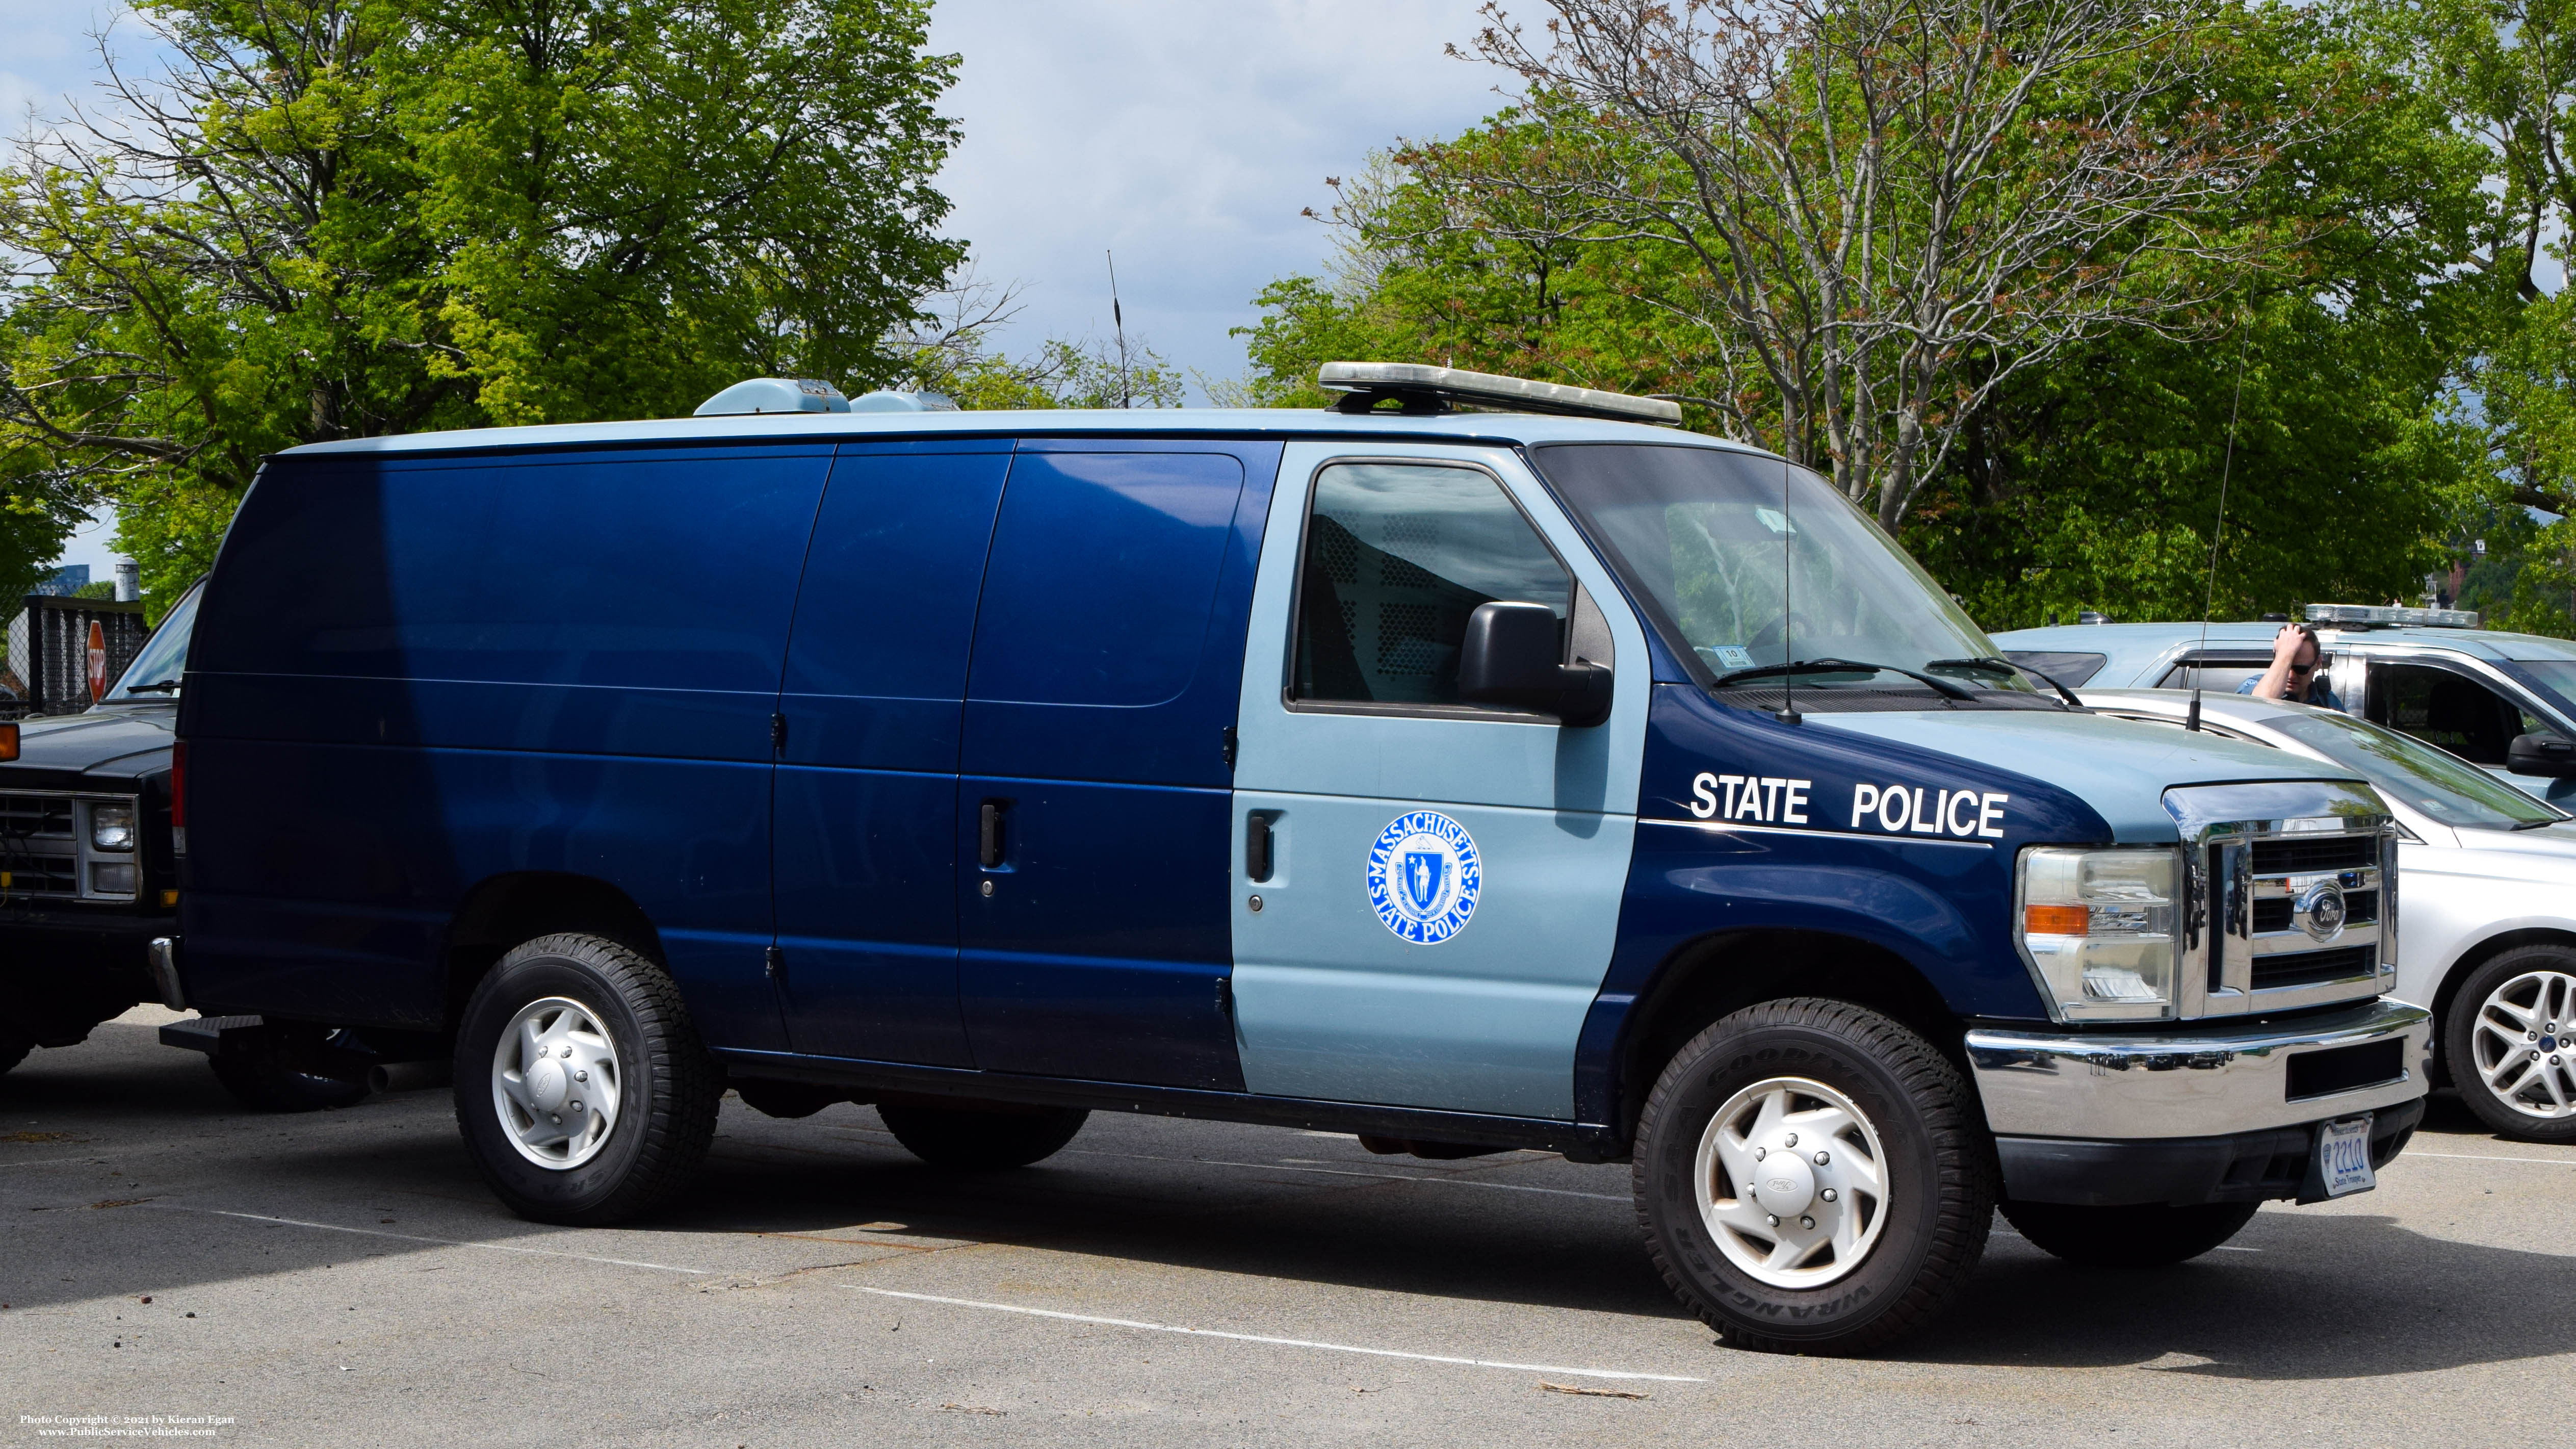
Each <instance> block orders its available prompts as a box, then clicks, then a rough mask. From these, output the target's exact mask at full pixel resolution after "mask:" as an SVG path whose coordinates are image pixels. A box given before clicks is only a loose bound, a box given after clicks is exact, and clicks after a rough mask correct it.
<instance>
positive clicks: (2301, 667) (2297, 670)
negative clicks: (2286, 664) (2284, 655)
mask: <svg viewBox="0 0 2576 1449" xmlns="http://www.w3.org/2000/svg"><path fill="white" fill-rule="evenodd" d="M2316 670H2317V667H2316V666H2315V665H2313V664H2293V665H2291V666H2290V672H2291V673H2292V674H2314V673H2316Z"/></svg>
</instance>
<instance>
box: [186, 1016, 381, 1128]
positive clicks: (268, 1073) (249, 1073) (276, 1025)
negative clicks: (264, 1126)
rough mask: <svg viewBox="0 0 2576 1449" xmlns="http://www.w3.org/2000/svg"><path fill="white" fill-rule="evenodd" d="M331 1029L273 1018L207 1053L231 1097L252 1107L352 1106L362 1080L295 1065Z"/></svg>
mask: <svg viewBox="0 0 2576 1449" xmlns="http://www.w3.org/2000/svg"><path fill="white" fill-rule="evenodd" d="M331 1035H332V1033H331V1032H330V1031H328V1030H327V1029H325V1028H323V1027H319V1026H308V1025H306V1024H304V1023H301V1022H284V1021H281V1022H272V1023H270V1024H269V1025H268V1026H267V1027H265V1028H264V1029H262V1030H261V1031H259V1032H256V1033H254V1034H253V1035H252V1036H251V1037H250V1038H249V1040H247V1041H240V1042H236V1043H235V1044H234V1045H233V1046H232V1047H230V1048H229V1049H227V1050H225V1051H223V1052H221V1053H218V1054H217V1055H215V1056H211V1057H208V1058H207V1059H206V1065H207V1066H208V1067H211V1068H212V1069H213V1070H214V1073H215V1080H216V1081H218V1082H221V1083H223V1086H224V1090H225V1091H227V1092H230V1093H232V1096H233V1100H234V1101H236V1102H239V1103H241V1104H242V1105H243V1106H245V1107H248V1108H250V1109H251V1110H252V1111H254V1112H320V1111H324V1110H326V1109H329V1108H334V1107H354V1106H356V1105H358V1104H359V1103H360V1102H363V1101H365V1100H366V1099H367V1086H366V1083H364V1082H351V1081H343V1080H342V1079H340V1078H338V1077H325V1076H320V1075H317V1074H315V1073H313V1072H308V1071H304V1070H302V1069H301V1068H299V1067H297V1066H296V1065H295V1063H296V1062H297V1061H298V1060H302V1059H305V1057H304V1054H305V1053H306V1052H307V1051H309V1050H310V1049H311V1048H314V1047H318V1046H320V1045H322V1044H323V1043H325V1042H326V1041H328V1040H329V1039H330V1037H331Z"/></svg>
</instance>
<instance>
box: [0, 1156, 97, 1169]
mask: <svg viewBox="0 0 2576 1449" xmlns="http://www.w3.org/2000/svg"><path fill="white" fill-rule="evenodd" d="M106 1161H107V1159H106V1158H104V1157H44V1158H39V1159H37V1160H36V1161H34V1162H0V1167H60V1166H62V1165H63V1164H64V1163H66V1162H97V1163H104V1162H106Z"/></svg>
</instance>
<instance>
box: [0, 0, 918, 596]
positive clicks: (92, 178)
mask: <svg viewBox="0 0 2576 1449" xmlns="http://www.w3.org/2000/svg"><path fill="white" fill-rule="evenodd" d="M144 14H145V16H146V18H147V20H149V21H150V22H151V24H152V25H153V27H154V30H155V32H156V34H157V36H158V38H159V39H160V40H161V41H162V42H163V43H164V44H165V45H166V46H167V47H168V48H169V49H170V50H171V51H172V52H173V53H174V54H175V56H176V60H175V62H174V64H173V66H172V67H171V69H170V71H169V73H168V74H167V75H165V76H163V77H161V78H160V79H159V80H158V81H157V82H155V83H152V84H142V83H134V82H129V81H128V80H126V79H125V78H124V77H122V76H121V75H120V76H118V77H116V78H115V80H114V81H113V84H112V90H111V98H112V101H113V104H112V106H111V108H110V111H111V113H110V114H109V115H107V116H105V117H103V118H101V119H100V120H99V121H97V122H96V123H84V124H73V125H66V126H59V127H56V128H54V129H52V130H50V131H47V132H44V133H42V134H40V135H37V136H34V137H31V138H30V140H29V142H28V144H27V146H26V148H25V151H26V154H27V156H28V158H29V159H28V160H27V161H26V162H25V163H24V164H22V165H21V166H20V167H18V168H17V169H15V170H13V171H9V172H6V173H0V252H6V253H7V254H9V255H11V256H12V257H13V258H14V260H15V267H14V270H12V271H11V272H9V273H8V274H7V276H6V279H5V283H0V286H4V287H5V290H0V308H5V324H6V325H5V328H0V367H5V373H0V378H5V381H0V486H5V487H6V488H8V489H10V490H11V491H12V492H13V494H14V495H16V496H19V497H22V498H27V499H34V498H37V497H39V496H41V497H43V498H46V499H49V500H53V501H54V503H55V504H56V505H60V504H61V503H63V502H64V501H66V500H68V501H69V503H71V504H73V505H75V506H76V505H79V504H85V503H87V502H89V501H91V500H92V499H94V498H97V497H106V498H108V499H111V500H113V501H114V502H115V503H116V504H117V505H118V508H119V514H120V520H121V527H120V532H119V542H120V544H121V546H123V547H124V548H125V549H126V550H127V551H128V552H131V553H133V554H134V555H135V556H136V557H137V558H138V559H140V560H141V561H142V564H143V571H144V579H145V583H146V587H147V588H149V589H151V590H154V591H156V592H158V591H163V590H166V589H168V588H170V587H171V586H172V585H174V584H178V583H182V582H184V581H185V579H186V578H188V577H190V576H193V575H194V574H195V573H197V572H200V571H202V570H203V568H204V567H206V565H207V564H208V562H210V559H211V554H212V550H213V547H214V544H215V542H216V540H217V539H218V538H219V537H220V536H221V530H222V526H223V524H224V522H225V520H227V519H228V518H229V517H230V514H231V509H232V506H233V504H234V502H235V501H237V499H238V498H239V495H240V492H241V490H242V488H243V487H245V486H246V485H247V484H248V482H249V480H250V478H251V476H252V474H253V473H254V472H255V471H256V469H257V466H258V461H259V459H260V458H261V457H262V456H263V455H265V454H267V453H269V452H273V451H275V450H277V449H280V448H284V447H291V446H294V445H296V444H299V443H306V442H314V441H321V440H327V439H334V438H347V437H363V436H371V435H376V434H382V433H394V432H404V431H410V430H415V429H421V428H434V427H459V426H474V425H482V424H511V423H527V422H539V421H548V422H575V421H587V420H593V419H604V418H622V417H638V416H657V415H662V416H667V415H672V414H677V413H685V412H686V411H687V410H688V409H689V408H690V407H692V406H694V405H695V404H696V402H697V401H698V400H700V399H701V398H703V397H705V396H706V395H707V394H709V393H711V392H714V391H715V390H717V389H718V388H720V387H722V386H723V385H725V384H726V383H729V382H732V381H735V380H738V379H739V378H741V377H744V376H747V375H754V374H760V373H773V374H774V373H787V374H794V375H802V376H819V377H825V378H829V379H832V380H834V381H835V382H837V383H838V384H840V385H841V386H842V387H843V388H844V390H845V391H859V390H864V389H865V388H868V387H873V386H877V385H881V384H882V383H884V382H886V381H889V380H892V379H893V378H895V377H897V376H899V375H900V374H901V372H902V370H903V366H904V361H905V354H904V352H903V350H902V348H901V346H900V345H899V341H900V338H901V336H902V335H903V334H904V332H905V331H906V329H907V328H909V327H911V326H913V325H914V324H915V323H916V322H917V321H918V320H919V319H920V317H921V316H922V299H923V298H924V297H925V296H926V295H927V294H929V293H930V292H932V291H933V290H934V289H936V288H937V287H938V286H940V285H941V283H942V281H943V280H944V279H945V278H946V277H947V276H948V275H949V273H950V272H951V271H952V270H953V269H954V268H955V267H956V266H957V264H958V263H959V261H960V260H961V259H962V256H963V248H962V246H961V245H960V244H958V243H956V242H954V241H950V240H947V239H945V238H943V237H941V236H939V235H938V234H937V230H936V228H937V226H938V224H939V222H940V221H941V219H942V218H943V217H944V216H945V214H946V211H947V202H946V200H945V199H944V198H943V197H942V196H941V195H940V194H939V193H938V191H937V190H936V189H934V188H933V186H932V185H931V177H932V175H933V173H934V172H935V171H936V169H937V167H938V166H939V164H940V162H941V161H942V159H943V158H944V157H945V155H946V153H947V150H948V148H949V147H950V146H951V145H952V144H953V143H954V140H955V137H956V128H955V126H954V124H953V123H952V122H950V121H948V120H946V119H943V118H942V117H940V116H939V115H938V114H937V112H936V110H935V103H936V101H937V98H938V96H939V94H940V93H941V91H942V90H944V88H945V87H946V86H947V85H948V83H949V81H950V79H951V77H952V76H953V74H954V69H955V59H954V57H943V56H934V55H929V54H927V53H926V52H925V50H924V45H925V35H926V27H927V19H928V4H927V0H781V3H776V4H764V5H755V4H752V3H749V0H630V3H625V4H610V3H605V0H283V3H269V0H258V3H253V0H148V3H147V4H146V5H145V6H144Z"/></svg>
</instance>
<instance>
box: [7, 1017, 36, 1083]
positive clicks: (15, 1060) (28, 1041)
mask: <svg viewBox="0 0 2576 1449" xmlns="http://www.w3.org/2000/svg"><path fill="white" fill-rule="evenodd" d="M35 1049H36V1039H35V1038H34V1037H32V1036H29V1035H28V1034H27V1033H25V1032H24V1031H21V1030H19V1029H18V1028H16V1027H14V1026H7V1025H0V1074H6V1073H7V1072H8V1070H9V1069H10V1068H11V1067H14V1066H16V1065H18V1064H19V1063H20V1062H23V1061H25V1060H26V1059H27V1053H29V1052H31V1051H34V1050H35Z"/></svg>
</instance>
